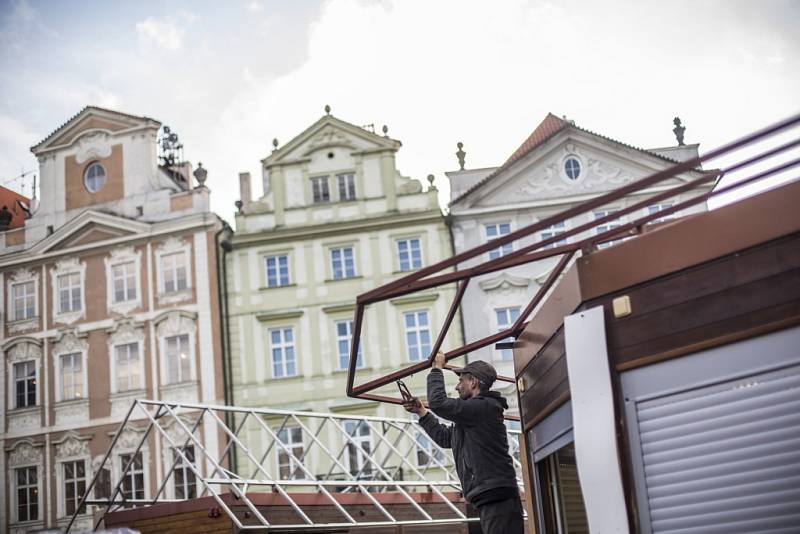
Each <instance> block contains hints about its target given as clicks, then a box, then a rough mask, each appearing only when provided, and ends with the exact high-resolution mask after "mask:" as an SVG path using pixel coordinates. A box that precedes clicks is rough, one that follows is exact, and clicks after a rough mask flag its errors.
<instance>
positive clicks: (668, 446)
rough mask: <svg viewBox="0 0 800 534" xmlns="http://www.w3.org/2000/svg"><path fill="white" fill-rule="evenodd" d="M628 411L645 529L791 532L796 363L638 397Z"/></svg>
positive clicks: (798, 383) (799, 462) (799, 526)
mask: <svg viewBox="0 0 800 534" xmlns="http://www.w3.org/2000/svg"><path fill="white" fill-rule="evenodd" d="M686 379H687V381H689V382H690V381H691V377H686ZM636 417H637V424H638V430H639V437H640V446H641V462H642V463H641V465H642V467H643V471H644V479H645V491H646V501H647V504H648V506H649V515H650V523H651V528H652V532H655V533H660V534H693V533H697V534H714V533H725V534H733V533H739V532H747V533H770V534H777V533H784V532H785V533H800V367H798V366H794V367H788V368H785V369H783V370H780V371H773V372H770V373H765V374H760V375H753V376H750V377H747V378H743V379H737V380H733V381H729V382H726V383H723V384H716V385H713V386H705V387H699V388H696V389H691V390H684V391H681V392H680V393H674V394H671V395H667V396H661V397H659V398H657V399H653V400H648V401H642V402H638V403H636Z"/></svg>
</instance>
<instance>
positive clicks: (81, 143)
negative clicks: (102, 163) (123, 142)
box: [31, 106, 161, 161]
mask: <svg viewBox="0 0 800 534" xmlns="http://www.w3.org/2000/svg"><path fill="white" fill-rule="evenodd" d="M160 126H161V123H160V122H158V121H156V120H154V119H151V118H149V117H140V116H136V115H129V114H127V113H120V112H118V111H112V110H109V109H103V108H98V107H95V106H88V107H85V108H84V109H82V110H81V111H80V112H79V113H78V114H77V115H75V116H74V117H72V118H71V119H69V120H68V121H67V122H65V123H64V124H62V125H61V126H60V127H59V128H57V129H56V130H55V131H54V132H53V133H51V134H50V135H49V136H47V138H46V139H44V140H43V141H41V142H40V143H39V144H37V145H35V146H33V147H32V148H31V151H32V152H33V153H34V154H37V155H38V154H40V153H41V152H44V151H46V150H48V149H52V148H56V147H65V146H70V145H72V144H73V143H76V142H77V143H78V154H79V156H78V157H79V158H80V155H81V154H82V155H83V156H84V157H86V156H89V155H90V154H91V153H92V152H95V151H97V154H98V155H97V156H95V157H104V156H102V155H101V154H102V153H103V151H104V150H106V148H104V143H107V142H108V139H109V137H110V136H111V135H113V134H114V133H116V132H120V131H125V130H132V129H136V128H150V129H154V130H157V129H158V128H159V127H160ZM99 135H102V136H104V137H98V136H99ZM108 150H110V146H109V147H108ZM84 161H86V159H84Z"/></svg>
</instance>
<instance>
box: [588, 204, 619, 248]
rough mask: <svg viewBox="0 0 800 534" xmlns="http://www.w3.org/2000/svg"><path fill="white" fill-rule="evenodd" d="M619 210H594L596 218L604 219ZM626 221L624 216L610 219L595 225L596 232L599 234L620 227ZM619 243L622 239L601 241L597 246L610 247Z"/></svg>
mask: <svg viewBox="0 0 800 534" xmlns="http://www.w3.org/2000/svg"><path fill="white" fill-rule="evenodd" d="M616 212H617V210H602V211H595V212H594V220H599V219H602V218H603V217H606V216H608V215H613V214H614V213H616ZM623 222H624V219H623V218H619V219H609V220H608V221H606V222H604V223H603V224H600V225H598V226H596V227H595V230H594V231H595V234H597V235H599V234H602V233H604V232H607V231H609V230H613V229H614V228H619V227H620V225H621V224H622V223H623ZM617 243H622V239H614V240H613V241H607V242H606V243H601V244H599V245H597V248H606V247H610V246H611V245H615V244H617Z"/></svg>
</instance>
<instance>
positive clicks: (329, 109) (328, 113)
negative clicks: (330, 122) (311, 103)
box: [325, 104, 331, 115]
mask: <svg viewBox="0 0 800 534" xmlns="http://www.w3.org/2000/svg"><path fill="white" fill-rule="evenodd" d="M330 114H331V107H330V106H329V105H328V104H325V115H330Z"/></svg>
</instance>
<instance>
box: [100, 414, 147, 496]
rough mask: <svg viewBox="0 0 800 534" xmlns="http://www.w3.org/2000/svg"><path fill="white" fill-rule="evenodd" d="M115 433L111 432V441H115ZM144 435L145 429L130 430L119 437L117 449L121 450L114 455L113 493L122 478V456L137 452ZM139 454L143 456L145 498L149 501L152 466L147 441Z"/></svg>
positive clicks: (112, 471)
mask: <svg viewBox="0 0 800 534" xmlns="http://www.w3.org/2000/svg"><path fill="white" fill-rule="evenodd" d="M115 433H116V432H109V433H108V437H109V439H114V435H115ZM143 433H144V429H142V430H140V431H136V430H132V429H130V428H128V429H125V430H124V431H123V432H122V434H121V435H120V436H119V439H118V440H117V447H119V450H118V451H115V453H114V455H113V459H114V461H113V462H112V464H111V473H110V474H111V491H112V492H113V491H114V488H115V487H116V485H117V483H119V482H120V479H121V478H122V468H123V466H122V463H121V462H122V455H124V454H133V453H134V452H135V451H136V446H137V445H138V444H139V441H141V439H142V434H143ZM139 452H140V453H141V454H142V466H143V469H144V498H145V499H148V498H149V497H150V469H149V468H148V467H149V466H150V448H149V447H148V445H147V440H145V442H144V443H143V444H142V446H141V448H140V449H139ZM121 488H122V486H120V489H121Z"/></svg>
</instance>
